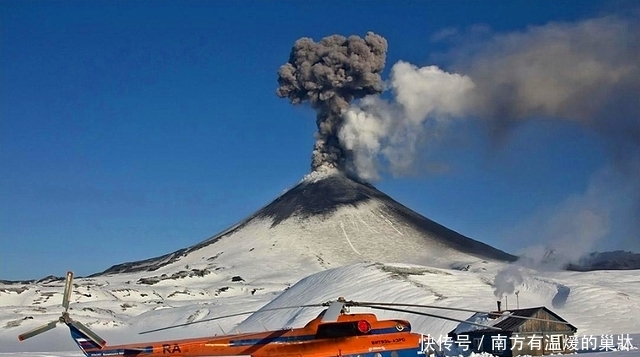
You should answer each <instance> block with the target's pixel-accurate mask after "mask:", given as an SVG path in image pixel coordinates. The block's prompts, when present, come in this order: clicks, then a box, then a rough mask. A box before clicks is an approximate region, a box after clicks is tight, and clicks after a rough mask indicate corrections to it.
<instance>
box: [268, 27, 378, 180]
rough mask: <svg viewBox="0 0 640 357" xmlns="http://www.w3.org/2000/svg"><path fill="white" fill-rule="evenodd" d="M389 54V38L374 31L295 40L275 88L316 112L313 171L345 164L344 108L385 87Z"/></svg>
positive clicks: (278, 92) (278, 93)
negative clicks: (318, 40)
mask: <svg viewBox="0 0 640 357" xmlns="http://www.w3.org/2000/svg"><path fill="white" fill-rule="evenodd" d="M386 53H387V41H386V40H385V39H384V38H383V37H381V36H378V35H376V34H374V33H373V32H369V33H367V35H366V36H365V38H364V39H362V38H360V37H358V36H350V37H348V38H345V37H343V36H340V35H333V36H329V37H325V38H323V39H322V40H320V42H317V43H316V42H314V41H313V40H312V39H310V38H301V39H299V40H297V41H296V42H295V44H294V45H293V48H292V49H291V55H290V56H289V62H287V63H285V64H284V65H282V66H281V67H280V70H279V71H278V84H279V88H278V89H277V91H276V93H277V95H278V96H279V97H281V98H289V100H290V101H291V103H292V104H300V103H302V102H309V104H310V105H311V107H312V108H313V109H315V110H316V112H317V116H316V123H317V125H318V133H317V135H316V143H315V145H314V149H313V156H312V164H311V168H312V170H313V171H322V170H326V169H332V168H337V169H340V170H343V169H344V168H345V160H346V155H347V153H346V152H345V148H344V146H343V145H342V144H341V143H340V140H339V138H338V133H339V132H340V130H341V128H342V125H343V118H342V112H343V111H344V110H346V109H348V108H349V104H350V103H351V102H352V101H353V100H354V99H359V98H363V97H364V96H366V95H370V94H378V93H381V92H382V90H383V82H382V78H381V76H380V72H382V69H383V68H384V64H385V58H386Z"/></svg>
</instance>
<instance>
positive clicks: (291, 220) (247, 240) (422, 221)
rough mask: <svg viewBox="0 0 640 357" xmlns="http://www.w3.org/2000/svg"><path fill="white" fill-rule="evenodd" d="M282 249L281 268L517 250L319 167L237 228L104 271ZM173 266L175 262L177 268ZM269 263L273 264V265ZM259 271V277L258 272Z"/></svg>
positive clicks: (460, 259) (462, 261) (225, 260)
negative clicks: (506, 248)
mask: <svg viewBox="0 0 640 357" xmlns="http://www.w3.org/2000/svg"><path fill="white" fill-rule="evenodd" d="M262 254H268V255H269V256H274V255H275V256H280V257H281V260H280V261H279V264H278V265H279V266H278V267H268V268H263V269H259V271H262V272H265V273H266V272H268V271H269V270H278V269H292V270H298V271H299V270H300V269H304V270H306V269H309V272H310V273H312V272H317V271H319V270H323V269H327V268H331V267H336V266H341V265H346V264H353V263H358V262H402V263H411V264H422V265H428V266H436V267H447V268H449V267H454V268H455V267H459V266H460V267H461V266H465V265H468V264H470V263H474V262H478V261H482V260H496V261H514V260H516V257H515V256H513V255H510V254H507V253H505V252H503V251H501V250H498V249H495V248H493V247H491V246H489V245H487V244H484V243H481V242H478V241H476V240H473V239H471V238H468V237H465V236H463V235H461V234H459V233H457V232H455V231H453V230H451V229H449V228H446V227H444V226H442V225H440V224H438V223H436V222H434V221H432V220H430V219H428V218H426V217H424V216H422V215H420V214H418V213H416V212H415V211H413V210H411V209H409V208H407V207H406V206H404V205H402V204H400V203H398V202H397V201H395V200H394V199H392V198H391V197H389V196H388V195H386V194H384V193H383V192H381V191H379V190H378V189H376V188H375V187H374V186H372V185H371V184H368V183H362V182H359V181H357V180H355V179H352V178H349V177H347V176H346V175H344V174H343V173H342V172H341V171H338V170H334V171H330V172H329V173H324V174H319V173H313V174H311V175H309V176H308V177H306V178H305V179H303V180H302V181H300V182H299V183H298V184H297V185H296V186H294V187H293V188H291V189H290V190H288V191H287V192H285V193H284V194H282V195H281V196H280V197H278V198H276V199H275V200H274V201H272V202H271V203H269V204H268V205H266V206H264V207H263V208H261V209H260V210H258V211H257V212H255V213H254V214H252V215H251V216H249V217H248V218H246V219H244V220H243V221H241V222H240V223H238V224H236V225H234V226H232V227H231V228H229V229H227V230H225V231H223V232H221V233H219V234H217V235H215V236H213V237H211V238H209V239H206V240H204V241H202V242H200V243H198V244H195V245H193V246H191V247H188V248H184V249H180V250H177V251H175V252H172V253H169V254H166V255H163V256H160V257H155V258H151V259H147V260H143V261H137V262H129V263H123V264H118V265H115V266H112V267H111V268H109V269H107V270H105V271H104V272H102V273H99V274H96V275H104V274H114V273H132V272H140V271H156V270H158V269H161V268H163V269H161V270H163V271H164V270H166V269H165V268H169V267H170V266H174V265H178V266H180V265H184V264H183V263H182V264H181V263H180V262H181V260H183V259H185V257H187V256H188V257H189V259H188V261H189V262H190V264H189V265H190V266H191V268H192V270H193V268H196V266H194V264H193V262H194V260H195V261H199V262H201V264H197V267H198V269H209V270H211V269H215V270H223V269H227V268H230V267H231V266H234V267H237V266H246V265H255V264H260V257H261V255H262ZM170 270H171V269H170ZM265 270H266V271H265ZM254 278H255V277H254Z"/></svg>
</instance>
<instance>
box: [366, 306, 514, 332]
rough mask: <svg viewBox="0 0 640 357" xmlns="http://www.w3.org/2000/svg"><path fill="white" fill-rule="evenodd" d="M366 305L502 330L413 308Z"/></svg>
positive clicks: (372, 307) (377, 308)
mask: <svg viewBox="0 0 640 357" xmlns="http://www.w3.org/2000/svg"><path fill="white" fill-rule="evenodd" d="M366 307H368V308H370V309H376V310H387V311H396V312H405V313H409V314H415V315H420V316H427V317H434V318H436V319H443V320H449V321H454V322H459V323H465V324H469V325H475V326H479V327H484V328H487V329H490V330H496V331H502V329H501V328H498V327H494V326H489V325H484V324H479V323H476V322H472V321H466V320H460V319H455V318H453V317H448V316H442V315H436V314H430V313H427V312H422V311H413V310H407V309H399V308H395V307H389V306H375V305H367V306H366Z"/></svg>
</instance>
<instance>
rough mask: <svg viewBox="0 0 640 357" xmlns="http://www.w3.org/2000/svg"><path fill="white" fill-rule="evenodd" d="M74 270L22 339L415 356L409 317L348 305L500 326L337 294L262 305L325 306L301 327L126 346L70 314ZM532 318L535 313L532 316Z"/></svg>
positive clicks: (253, 352) (94, 345)
mask: <svg viewBox="0 0 640 357" xmlns="http://www.w3.org/2000/svg"><path fill="white" fill-rule="evenodd" d="M72 280H73V273H72V272H67V276H66V281H65V290H64V296H63V302H62V306H63V307H64V309H65V310H64V312H63V313H62V316H61V317H60V318H59V319H58V320H55V321H52V322H50V323H48V324H46V325H43V326H40V327H38V328H35V329H33V330H31V331H28V332H25V333H23V334H21V335H19V336H18V338H19V340H20V341H23V340H26V339H28V338H31V337H33V336H36V335H39V334H41V333H43V332H45V331H48V330H50V329H52V328H54V327H56V325H57V324H58V323H63V324H65V325H67V327H69V330H70V331H71V337H72V338H73V339H74V340H75V342H76V343H77V345H78V347H79V348H80V349H81V350H82V352H83V353H84V354H85V355H86V356H90V357H94V356H172V357H197V356H200V357H204V356H209V357H214V356H215V357H222V356H225V357H227V356H241V357H245V356H246V357H249V356H251V357H272V356H278V357H303V356H304V357H326V356H344V357H356V356H358V357H415V356H416V355H417V354H424V349H423V347H424V336H423V335H422V334H418V333H414V332H411V324H410V323H409V322H408V321H406V320H378V319H377V318H376V315H374V314H370V313H357V314H350V313H347V311H346V309H347V308H348V307H356V306H358V307H368V308H372V309H380V310H390V311H396V312H408V313H414V314H418V315H422V316H429V317H436V318H442V319H446V320H451V321H457V322H464V323H467V324H472V325H478V326H481V327H483V328H489V329H493V330H500V329H499V328H496V327H493V326H489V325H484V324H478V323H474V322H470V321H464V320H458V319H454V318H450V317H446V316H440V315H434V314H430V313H425V312H419V311H411V310H406V309H401V308H397V307H394V306H407V307H428V308H439V309H445V310H454V311H468V312H480V311H475V310H468V309H458V308H448V307H438V306H433V305H417V304H397V303H372V302H371V303H370V302H355V301H347V300H345V299H343V298H339V299H337V300H335V301H330V302H325V303H321V304H310V305H301V306H293V307H280V308H271V309H263V310H261V311H273V310H283V309H291V308H301V307H327V308H326V309H325V310H324V311H322V312H321V313H320V314H319V315H318V317H316V318H315V319H313V320H311V321H310V322H308V323H307V324H306V325H305V326H304V327H301V328H290V329H283V330H275V331H265V332H258V333H240V334H234V335H223V336H213V337H201V338H191V339H181V340H169V341H157V342H141V343H134V344H127V345H112V346H109V345H107V344H106V341H105V340H104V339H102V338H101V337H100V336H98V335H97V334H96V333H95V332H93V331H92V330H91V329H89V328H88V327H87V326H85V325H83V324H82V323H80V322H78V321H74V320H72V319H71V317H70V316H69V312H68V310H69V301H70V296H71V290H72V289H71V282H72ZM251 313H253V311H252V312H243V313H237V314H232V315H226V316H219V317H214V318H210V319H205V320H200V321H196V322H192V323H186V324H180V325H174V326H169V327H164V328H159V329H155V330H150V331H146V332H143V333H149V332H156V331H160V330H165V329H170V328H175V327H180V326H186V325H190V324H193V323H200V322H206V321H212V320H216V319H221V318H227V317H233V316H240V315H245V314H246V315H248V314H251ZM528 319H534V318H528Z"/></svg>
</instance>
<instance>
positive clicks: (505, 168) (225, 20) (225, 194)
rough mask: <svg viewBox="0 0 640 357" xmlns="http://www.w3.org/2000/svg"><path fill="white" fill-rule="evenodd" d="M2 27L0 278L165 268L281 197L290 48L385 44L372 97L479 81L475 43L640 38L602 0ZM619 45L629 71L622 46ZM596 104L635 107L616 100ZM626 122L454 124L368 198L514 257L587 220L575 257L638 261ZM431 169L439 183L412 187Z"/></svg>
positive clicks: (234, 7) (617, 6)
mask: <svg viewBox="0 0 640 357" xmlns="http://www.w3.org/2000/svg"><path fill="white" fill-rule="evenodd" d="M0 8H1V11H0V85H1V92H0V279H29V278H40V277H44V276H46V275H50V274H53V275H63V274H64V272H65V271H66V270H69V269H71V270H74V271H75V272H76V273H77V274H78V275H87V274H91V273H95V272H98V271H102V270H104V269H106V268H108V267H109V266H111V265H114V264H117V263H121V262H125V261H131V260H139V259H145V258H150V257H153V256H157V255H161V254H164V253H168V252H170V251H173V250H176V249H179V248H183V247H186V246H189V245H192V244H194V243H197V242H199V241H201V240H204V239H206V238H208V237H210V236H212V235H214V234H215V233H217V232H219V231H220V230H222V229H224V228H226V227H228V226H230V225H232V224H234V223H236V222H237V221H239V220H240V219H242V218H244V217H246V216H247V215H248V214H250V213H252V212H253V211H255V210H257V209H258V208H260V207H261V206H263V205H265V204H267V203H268V202H269V201H271V200H273V199H274V198H276V197H277V196H278V195H279V194H280V193H282V192H283V191H285V190H286V189H287V188H288V187H291V186H292V185H294V184H295V183H297V181H298V180H300V179H301V178H302V177H303V176H304V175H306V174H307V173H308V172H309V165H310V156H311V149H312V145H313V142H314V139H313V134H314V132H315V131H316V126H315V114H314V112H313V110H312V109H311V108H309V107H308V106H305V105H301V106H292V105H291V104H289V103H288V102H287V101H286V100H283V99H280V98H278V97H277V96H276V95H275V89H276V88H277V82H276V79H277V71H278V68H279V67H280V65H282V64H284V63H285V62H286V61H287V60H288V58H289V52H290V50H291V46H292V45H293V43H294V41H295V40H296V39H298V38H300V37H311V38H313V39H314V40H319V39H321V38H322V37H324V36H328V35H332V34H336V33H337V34H342V35H345V36H348V35H351V34H355V35H359V36H364V35H365V34H366V33H367V31H374V32H375V33H377V34H379V35H381V36H383V37H385V38H386V39H387V41H388V44H389V50H388V53H387V60H386V63H387V66H386V69H385V71H384V72H383V78H384V79H387V78H388V76H389V70H390V68H391V66H392V65H393V64H394V63H396V62H397V61H399V60H403V61H406V62H410V63H413V64H415V65H416V66H418V67H421V66H426V65H437V66H439V67H440V68H442V69H444V70H447V71H460V72H461V73H464V70H465V69H467V70H469V71H473V70H474V68H475V69H476V72H473V73H481V72H479V71H478V70H477V67H474V65H476V64H478V63H479V62H478V61H475V62H473V61H467V62H465V61H464V60H461V58H462V59H464V58H466V57H465V54H469V53H477V52H482V50H478V49H477V48H475V47H474V44H477V45H480V46H481V47H482V48H493V47H491V46H492V44H494V43H496V42H499V41H501V40H500V39H501V38H507V37H508V36H509V35H510V34H523V33H529V31H532V33H535V31H534V30H531V29H532V28H533V29H535V28H546V27H545V26H549V24H550V23H551V24H553V23H560V24H569V25H568V26H573V25H572V24H579V23H582V22H585V21H589V20H590V19H598V18H602V17H607V16H615V17H616V18H615V19H614V21H621V22H625V21H631V22H632V25H633V26H637V21H638V20H637V19H638V16H637V15H638V7H637V3H635V2H610V1H606V2H604V1H588V2H574V1H553V2H552V1H548V2H502V1H500V2H473V1H458V2H449V1H431V2H426V1H425V2H417V1H405V2H401V3H396V2H382V1H375V2H374V1H370V2H369V1H355V2H338V1H329V2H311V3H307V2H304V3H303V2H299V3H298V2H293V1H277V2H257V1H255V2H244V1H240V2H230V1H229V2H214V1H206V2H205V1H193V2H171V1H166V2H143V1H137V2H100V1H97V2H96V1H92V2H88V1H87V2H82V1H80V2H58V1H46V2H38V1H29V2H24V1H19V2H18V1H17V2H13V1H3V2H1V3H0ZM634 15H635V16H634ZM629 19H631V20H629ZM451 34H453V35H451ZM501 36H502V37H501ZM443 37H446V40H441V38H443ZM494 39H496V40H495V41H494ZM635 40H637V37H631V41H635ZM485 44H486V46H484V45H485ZM626 45H628V46H629V48H630V51H629V53H631V54H634V53H636V54H637V45H638V44H637V42H631V43H628V44H626ZM626 45H625V46H626ZM576 46H579V44H578V45H576ZM594 50H597V49H594ZM474 51H475V52H474ZM625 53H627V52H625ZM483 56H485V57H484V58H491V57H487V56H488V55H486V54H483ZM472 57H473V56H472ZM476 58H477V57H476ZM636 58H637V57H636ZM616 63H617V62H616ZM624 64H625V63H622V64H621V65H620V66H621V67H623V65H624ZM627 67H628V66H627ZM496 71H499V70H498V69H496ZM630 73H631V76H632V78H636V77H633V76H636V75H637V73H638V72H637V70H636V69H634V68H632V69H631V72H630ZM472 78H473V76H472ZM616 83H618V82H616ZM623 84H624V83H623ZM631 88H632V89H633V88H637V87H633V86H632V87H631ZM611 90H612V91H617V92H615V93H616V95H617V96H618V97H625V96H627V97H628V96H630V93H631V97H633V92H629V88H628V87H625V86H624V85H621V86H615V85H614V86H613V89H611ZM635 93H636V94H637V92H635ZM385 95H387V94H385ZM580 100H585V101H586V102H593V101H590V100H589V99H588V98H586V99H585V98H581V99H580ZM628 102H629V101H627V102H625V103H628ZM630 102H631V105H634V104H636V105H637V100H635V102H634V99H633V98H631V101H630ZM613 105H615V103H614V104H613ZM608 108H609V109H610V107H607V105H604V104H603V105H602V106H601V107H597V108H596V109H598V110H603V111H604V110H608ZM615 108H617V106H616V107H615ZM636 109H637V107H636ZM614 112H615V110H614ZM635 113H636V114H635V115H632V116H631V117H624V114H622V115H620V116H615V115H613V114H612V116H611V118H610V119H608V120H609V121H608V122H607V123H613V124H607V125H598V123H602V122H601V121H600V119H599V117H596V116H587V119H588V120H587V122H588V124H587V125H583V122H581V121H580V120H572V118H564V119H566V120H564V119H563V120H554V119H555V118H547V117H545V115H544V111H543V112H542V114H540V113H533V114H532V116H531V118H528V119H526V120H521V121H510V120H509V118H507V120H506V122H507V123H511V124H509V125H502V124H500V127H501V128H502V129H501V130H496V129H495V126H496V125H487V124H486V122H487V120H478V119H474V118H472V117H473V115H470V116H469V117H467V118H464V119H460V120H459V121H456V124H455V125H452V126H451V128H450V131H449V133H448V136H447V139H448V140H447V141H446V142H444V143H440V144H439V145H437V146H435V147H434V146H431V147H430V148H429V150H430V151H429V152H430V156H429V157H428V158H424V157H419V158H417V159H416V160H415V163H414V167H413V170H412V171H411V172H410V173H409V174H405V175H397V174H394V173H393V172H390V171H384V170H383V171H382V175H381V178H380V179H379V180H378V181H376V182H375V183H374V184H375V185H376V186H377V187H378V188H379V189H381V190H382V191H384V192H385V193H387V194H389V195H390V196H391V197H393V198H395V199H396V200H398V201H399V202H401V203H403V204H405V205H407V206H409V207H411V208H412V209H414V210H416V211H417V212H419V213H421V214H423V215H425V216H427V217H429V218H431V219H433V220H435V221H437V222H439V223H441V224H444V225H446V226H448V227H450V228H452V229H454V230H456V231H458V232H460V233H462V234H465V235H467V236H469V237H472V238H474V239H478V240H481V241H483V242H486V243H488V244H491V245H494V246H496V247H498V248H500V249H503V250H506V251H509V252H512V253H515V252H519V251H521V250H523V249H526V248H527V247H528V246H531V245H536V244H538V243H540V242H542V243H544V242H548V241H550V240H553V239H554V235H553V234H554V233H553V232H557V230H555V228H553V227H556V226H557V223H558V222H566V219H565V218H567V217H569V218H567V219H569V220H572V219H573V218H575V217H576V215H577V216H578V217H581V218H584V219H588V220H589V222H592V221H593V217H596V218H597V219H601V220H602V222H601V223H602V224H599V225H596V228H595V229H596V230H599V232H600V231H602V232H600V233H598V234H596V235H595V236H594V237H593V239H591V240H590V241H589V242H588V243H585V242H584V241H583V240H580V238H579V237H578V238H576V241H575V244H576V245H582V244H587V245H588V247H587V248H588V249H594V250H595V249H599V250H602V249H621V248H627V249H630V250H635V251H638V250H640V236H638V235H637V233H638V232H639V231H640V227H638V225H637V223H634V219H635V218H640V217H638V216H637V212H638V211H637V210H636V209H637V208H638V207H637V206H638V204H637V202H636V199H637V198H638V195H639V193H638V190H637V189H638V186H637V185H636V184H634V181H637V177H636V176H633V175H634V174H635V173H636V172H637V170H638V162H639V161H638V155H637V152H638V150H637V149H638V146H637V142H634V140H635V139H631V140H628V142H627V141H625V139H620V138H619V137H620V135H619V134H620V133H619V132H617V131H616V130H614V129H615V128H616V123H617V121H616V120H618V119H617V118H618V117H620V118H622V119H620V121H621V122H622V123H623V124H624V125H627V124H629V123H630V124H629V125H627V127H628V128H630V129H625V130H627V131H624V133H628V134H629V136H630V137H632V138H634V137H635V136H636V135H637V134H638V133H637V132H636V131H635V130H636V129H637V122H638V116H637V110H636V111H635ZM614 114H615V113H614ZM569 116H570V115H569ZM594 118H595V119H594ZM592 123H595V124H594V125H591V124H592ZM634 123H636V124H634ZM624 125H622V126H620V127H624ZM505 127H507V129H504V128H505ZM611 128H613V129H611ZM610 131H611V132H613V134H611V135H609V134H608V133H609V132H610ZM456 133H459V135H456ZM496 133H497V134H496ZM624 133H623V134H624ZM623 136H624V135H623ZM419 156H420V155H419ZM427 161H429V162H432V161H434V162H437V163H438V164H441V165H444V166H446V168H447V169H446V170H444V171H442V172H440V171H438V170H435V171H434V170H428V169H425V167H431V166H429V165H428V163H429V162H427ZM630 177H635V180H634V179H630ZM603 197H604V201H606V202H605V203H602V205H601V204H600V203H597V204H594V202H602V200H601V198H603ZM603 206H605V207H604V208H602V207H603ZM585 207H586V209H585ZM593 207H595V208H593ZM592 208H593V209H592ZM600 210H603V211H604V212H603V211H600ZM576 212H578V213H576ZM580 212H582V213H584V212H587V213H586V214H587V215H586V216H585V215H583V214H582V213H580ZM590 214H593V216H591V215H590ZM603 216H604V217H603ZM571 217H573V218H571ZM585 217H586V218H585ZM597 219H596V220H597ZM598 222H600V221H598ZM550 227H551V228H550ZM581 227H583V228H584V227H585V226H581ZM588 227H590V226H587V228H588ZM558 229H559V230H560V231H562V232H564V231H565V230H571V229H575V227H573V228H571V227H569V228H567V227H561V228H558ZM589 230H590V232H591V233H592V232H593V229H590V228H589ZM532 231H535V232H540V234H534V233H532ZM523 232H527V233H523ZM574 233H575V232H571V233H570V234H569V236H572V234H574ZM575 234H578V233H575ZM587 248H585V249H587Z"/></svg>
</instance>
